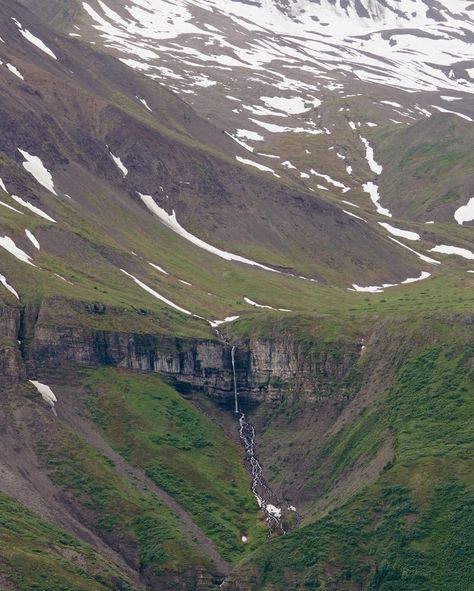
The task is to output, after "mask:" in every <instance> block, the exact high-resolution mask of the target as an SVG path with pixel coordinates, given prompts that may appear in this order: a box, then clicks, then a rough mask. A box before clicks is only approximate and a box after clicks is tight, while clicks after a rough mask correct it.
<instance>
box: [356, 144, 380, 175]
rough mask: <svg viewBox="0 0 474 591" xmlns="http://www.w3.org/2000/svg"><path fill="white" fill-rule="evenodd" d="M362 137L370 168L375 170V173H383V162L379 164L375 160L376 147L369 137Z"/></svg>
mask: <svg viewBox="0 0 474 591" xmlns="http://www.w3.org/2000/svg"><path fill="white" fill-rule="evenodd" d="M360 139H361V142H362V143H363V144H364V146H365V159H366V160H367V163H368V164H369V168H370V170H371V171H372V172H374V173H375V174H382V170H383V166H382V165H381V164H378V163H377V162H376V161H375V159H374V149H373V148H372V146H371V145H370V144H369V141H368V140H367V139H365V138H363V137H361V138H360Z"/></svg>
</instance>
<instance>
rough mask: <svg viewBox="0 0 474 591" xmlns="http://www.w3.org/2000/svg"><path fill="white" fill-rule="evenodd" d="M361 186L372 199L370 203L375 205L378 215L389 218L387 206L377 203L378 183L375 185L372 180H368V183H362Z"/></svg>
mask: <svg viewBox="0 0 474 591" xmlns="http://www.w3.org/2000/svg"><path fill="white" fill-rule="evenodd" d="M362 188H363V189H364V191H365V192H366V193H368V194H369V195H370V198H371V199H372V203H373V204H374V205H375V208H376V210H377V213H379V214H380V215H384V216H386V217H389V218H391V217H392V214H391V213H390V211H389V210H388V209H387V208H385V207H382V206H381V205H380V203H379V201H380V194H379V187H378V185H376V184H375V183H373V182H372V181H369V182H368V183H364V184H363V185H362Z"/></svg>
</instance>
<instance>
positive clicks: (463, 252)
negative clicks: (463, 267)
mask: <svg viewBox="0 0 474 591" xmlns="http://www.w3.org/2000/svg"><path fill="white" fill-rule="evenodd" d="M430 252H440V253H442V254H456V255H457V256H460V257H463V258H465V259H469V260H472V259H474V252H472V251H470V250H468V249H467V248H460V247H459V246H451V245H449V244H439V245H438V246H434V247H433V248H430Z"/></svg>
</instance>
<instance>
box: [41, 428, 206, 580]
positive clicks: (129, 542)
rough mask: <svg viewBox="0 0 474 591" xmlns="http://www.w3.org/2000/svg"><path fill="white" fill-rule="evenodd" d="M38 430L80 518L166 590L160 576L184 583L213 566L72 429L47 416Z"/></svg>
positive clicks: (54, 476) (45, 455) (152, 500)
mask: <svg viewBox="0 0 474 591" xmlns="http://www.w3.org/2000/svg"><path fill="white" fill-rule="evenodd" d="M34 431H35V433H36V440H37V452H38V456H39V458H41V460H42V461H43V462H44V465H45V469H46V470H47V471H48V473H49V476H50V478H51V480H52V481H53V483H54V484H55V485H56V486H58V487H59V488H60V489H62V490H63V491H64V493H65V494H66V495H67V496H68V498H69V500H70V502H73V503H77V505H78V507H79V508H78V511H79V512H80V514H81V520H82V521H83V522H85V523H88V524H89V525H90V526H91V527H92V528H93V529H94V530H95V531H97V532H98V534H99V536H100V537H101V538H102V539H104V540H105V541H106V542H107V543H108V544H109V545H110V546H111V547H113V548H114V549H115V550H116V551H117V552H122V553H123V554H124V555H125V556H126V557H127V559H128V560H129V561H130V562H131V563H132V564H136V565H138V569H139V571H140V572H142V573H145V575H146V578H147V579H148V580H152V581H157V584H160V586H161V587H163V588H165V583H164V582H163V581H161V578H162V577H165V578H169V577H170V576H172V574H176V573H179V575H180V576H181V577H182V578H183V580H184V579H186V577H187V575H188V571H191V570H192V569H193V568H195V567H209V560H207V559H206V558H205V557H204V556H203V555H202V554H200V553H199V552H198V551H197V550H196V549H195V548H193V547H191V546H190V544H189V543H188V542H187V541H186V539H185V537H184V535H183V533H182V531H181V530H180V524H179V521H178V519H177V517H176V515H175V514H174V513H172V511H171V510H170V509H169V508H168V507H167V506H165V505H164V504H163V503H162V502H160V501H159V500H158V499H157V498H156V497H155V495H153V494H152V493H150V492H148V491H146V490H140V489H139V488H137V487H136V486H134V485H133V484H132V483H131V482H129V481H128V480H126V479H125V478H124V477H123V476H122V475H120V474H119V473H117V472H116V471H115V470H114V466H113V464H112V462H111V461H110V460H108V459H107V458H105V457H104V456H102V455H101V454H100V453H98V452H97V451H96V450H95V449H94V448H93V447H92V446H91V445H89V444H88V443H86V442H85V441H84V440H83V439H82V438H81V437H79V436H78V435H77V434H76V433H74V432H73V431H72V430H71V429H69V428H67V427H64V426H63V425H62V424H61V423H59V422H57V421H54V422H52V421H50V420H49V419H48V418H46V417H44V418H43V422H42V424H41V423H40V424H38V423H36V424H35V426H34ZM158 581H160V583H158ZM166 588H168V587H166Z"/></svg>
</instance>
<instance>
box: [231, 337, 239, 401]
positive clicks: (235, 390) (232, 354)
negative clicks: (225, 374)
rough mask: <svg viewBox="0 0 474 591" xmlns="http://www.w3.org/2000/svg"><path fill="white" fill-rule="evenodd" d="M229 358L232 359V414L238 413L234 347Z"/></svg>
mask: <svg viewBox="0 0 474 591" xmlns="http://www.w3.org/2000/svg"><path fill="white" fill-rule="evenodd" d="M230 357H231V359H232V375H233V378H234V403H235V404H234V412H239V394H238V392H237V380H236V378H235V346H234V347H232V349H231V352H230Z"/></svg>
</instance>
